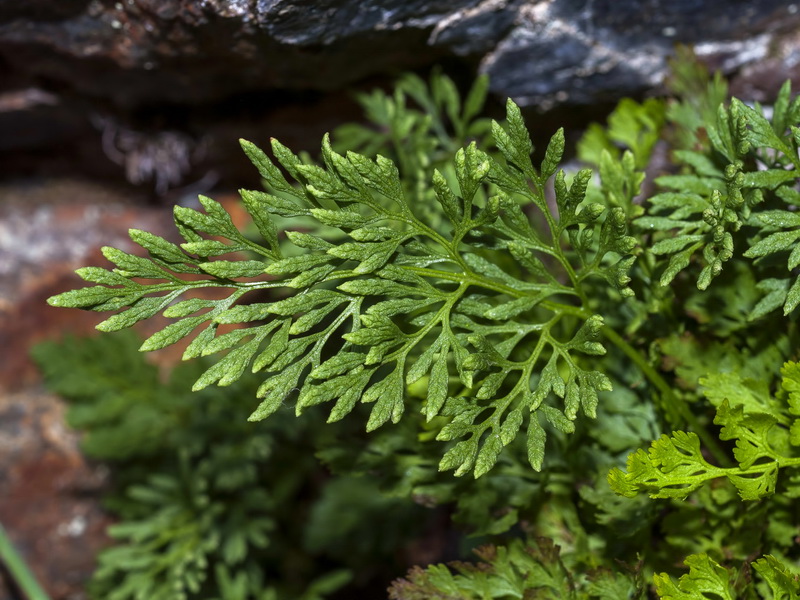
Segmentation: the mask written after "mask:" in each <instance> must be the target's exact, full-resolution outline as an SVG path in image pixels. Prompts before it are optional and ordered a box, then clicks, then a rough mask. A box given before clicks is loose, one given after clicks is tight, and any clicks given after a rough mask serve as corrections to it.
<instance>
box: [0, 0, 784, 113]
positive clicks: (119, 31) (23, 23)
mask: <svg viewBox="0 0 800 600" xmlns="http://www.w3.org/2000/svg"><path fill="white" fill-rule="evenodd" d="M792 6H794V5H787V3H786V2H784V1H783V0H755V1H754V0H733V1H730V2H726V3H725V5H724V10H721V8H722V5H720V4H719V3H714V2H707V1H705V0H673V1H671V2H667V1H666V0H650V1H649V2H647V3H641V2H635V1H632V0H615V1H614V2H612V1H611V0H538V1H528V2H523V1H521V0H483V1H477V0H437V1H425V0H410V1H408V2H402V3H398V2H395V1H393V0H366V1H365V0H324V1H319V0H302V1H297V0H236V1H225V2H223V1H221V0H193V1H192V0H159V1H154V0H125V1H124V2H117V3H114V4H112V3H101V2H99V1H98V0H92V1H86V0H84V1H80V0H71V1H70V2H54V1H52V0H51V1H48V0H36V2H34V3H32V4H31V3H18V2H12V1H11V0H3V1H2V2H0V56H3V58H4V59H5V61H6V62H7V63H8V64H9V65H11V67H12V68H13V70H15V71H18V72H20V73H23V74H24V75H25V76H26V77H27V78H28V79H32V78H44V79H46V80H48V81H50V82H58V84H59V85H61V86H66V88H67V89H69V90H71V91H74V92H75V93H78V94H81V95H83V96H94V97H96V98H98V99H104V100H107V101H110V102H112V103H113V104H114V105H116V106H124V107H134V108H135V107H139V106H143V105H145V104H148V103H165V102H170V103H179V104H187V105H193V104H198V103H208V102H212V101H215V100H219V99H221V98H225V97H229V96H230V95H232V94H236V93H240V92H244V91H251V90H255V89H306V90H308V89H313V90H331V89H337V88H341V87H342V86H345V85H348V84H352V83H353V82H355V81H358V80H360V79H362V78H364V77H366V76H369V75H374V74H380V73H385V72H387V71H390V70H392V71H396V70H400V69H408V68H414V67H421V66H426V65H430V64H433V63H435V62H436V61H437V60H440V59H442V58H444V57H447V56H461V57H466V58H469V59H471V60H475V59H478V60H480V61H481V68H482V70H484V71H486V72H488V73H489V74H490V75H492V76H493V90H494V91H495V92H496V93H497V94H498V95H501V96H504V95H511V96H514V97H517V98H520V99H522V100H523V101H527V102H538V101H540V100H541V99H545V100H547V99H552V100H558V101H560V102H570V103H585V102H591V101H595V100H597V99H598V98H601V99H602V98H606V97H609V96H613V97H617V96H619V95H621V94H625V93H631V92H636V91H641V90H643V89H646V88H649V87H652V86H653V85H654V84H656V83H658V81H659V80H660V78H661V77H662V76H663V71H664V65H665V59H666V57H667V56H668V55H669V54H670V52H671V48H672V46H673V44H675V43H676V42H679V43H689V44H709V43H711V44H713V43H721V42H723V43H738V44H740V45H741V48H735V49H733V52H734V53H736V54H738V55H739V56H740V59H741V61H742V62H743V63H749V62H752V60H753V59H755V58H758V56H756V55H755V54H753V53H752V52H750V51H749V50H748V47H749V46H748V44H749V43H750V42H751V41H752V40H755V39H756V38H758V36H760V35H763V34H767V35H769V36H772V35H774V34H775V33H776V32H777V31H778V30H779V29H782V30H784V31H785V30H789V29H791V28H793V26H794V25H796V24H797V23H798V16H797V13H796V10H795V11H794V12H792ZM756 43H760V42H756ZM748 52H750V54H748ZM730 64H733V63H730ZM559 92H565V95H564V94H562V95H561V96H560V99H558V98H556V97H555V96H556V95H558V93H559Z"/></svg>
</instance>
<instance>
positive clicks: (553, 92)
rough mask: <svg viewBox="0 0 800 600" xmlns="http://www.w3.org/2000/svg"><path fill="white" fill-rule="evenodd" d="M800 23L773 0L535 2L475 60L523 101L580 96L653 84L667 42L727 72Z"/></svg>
mask: <svg viewBox="0 0 800 600" xmlns="http://www.w3.org/2000/svg"><path fill="white" fill-rule="evenodd" d="M798 23H800V18H798V14H797V10H796V5H788V4H787V3H786V2H783V1H779V0H756V1H752V0H734V1H730V2H725V3H724V4H723V3H720V2H709V1H703V0H669V1H667V0H648V1H647V2H640V1H633V0H631V1H629V0H540V1H539V2H532V3H527V4H525V5H524V6H521V7H520V8H519V10H518V12H517V18H516V21H515V25H514V28H513V29H512V30H511V31H510V32H509V33H508V34H507V35H506V36H505V38H504V39H502V40H501V41H500V42H499V43H498V44H497V46H496V47H495V49H494V50H492V51H491V52H489V53H488V54H487V56H486V57H485V58H484V59H483V61H482V64H481V69H482V70H483V71H484V72H486V73H488V74H489V76H490V77H491V80H492V89H493V90H494V91H495V92H496V93H498V94H501V95H508V96H512V97H514V98H515V99H516V100H517V101H518V102H520V103H521V104H524V105H535V106H537V107H539V108H542V109H548V108H551V107H552V106H554V105H556V104H564V103H569V104H590V103H594V102H603V101H613V100H616V99H618V98H620V97H621V96H624V95H630V94H640V93H642V92H645V91H647V90H649V89H652V88H654V87H656V86H658V85H659V84H660V83H661V82H662V81H663V79H664V76H665V75H666V72H667V59H668V58H669V57H670V56H671V55H672V53H673V49H674V46H675V44H677V43H681V44H693V45H695V47H696V51H697V53H698V55H700V56H707V57H709V58H710V57H712V56H713V58H714V62H716V63H717V64H716V66H718V67H720V68H722V69H723V70H725V71H728V72H730V71H732V70H734V69H737V68H739V67H741V66H742V65H747V64H751V63H754V62H756V61H758V60H761V59H764V58H765V57H766V55H767V52H768V48H769V46H770V45H771V44H772V43H773V42H774V40H775V39H777V38H779V37H780V36H781V35H783V34H784V32H786V31H790V30H791V29H793V28H795V27H796V26H797V25H798Z"/></svg>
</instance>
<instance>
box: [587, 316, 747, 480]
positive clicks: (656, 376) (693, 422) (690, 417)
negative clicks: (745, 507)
mask: <svg viewBox="0 0 800 600" xmlns="http://www.w3.org/2000/svg"><path fill="white" fill-rule="evenodd" d="M603 334H604V335H605V336H606V337H607V338H608V340H609V341H610V342H611V343H612V344H614V345H615V346H616V347H617V348H619V349H620V350H621V351H622V352H623V354H625V356H627V357H628V358H629V359H631V360H632V361H633V362H634V363H635V364H636V366H638V367H639V369H641V371H642V373H644V375H645V377H647V379H649V380H650V383H652V384H653V385H654V386H655V387H656V389H657V390H658V391H660V392H661V394H662V395H663V399H664V402H666V403H667V404H668V405H669V406H671V407H673V406H674V407H676V408H677V410H678V414H679V415H680V416H681V417H682V418H683V419H684V420H685V421H686V424H687V425H688V426H689V428H690V429H691V430H692V432H694V433H696V434H697V437H699V438H700V439H701V440H702V441H703V444H704V445H705V446H706V448H708V451H709V452H711V455H712V456H713V457H714V458H715V459H716V461H717V462H718V463H719V464H720V465H721V466H723V467H728V468H729V467H731V466H732V464H733V463H731V461H730V459H729V458H728V456H727V455H726V454H725V452H723V450H722V448H720V446H719V444H717V440H716V438H715V437H714V436H712V435H710V434H709V433H708V431H707V430H706V428H705V427H703V425H702V424H701V423H700V421H698V420H697V417H696V416H695V415H694V413H693V412H692V411H691V409H690V408H689V406H688V405H687V404H686V402H685V401H684V400H682V399H681V398H679V397H678V396H676V395H675V393H674V392H673V391H672V388H671V387H670V385H669V384H668V383H667V382H666V381H665V380H664V378H663V377H662V376H661V374H660V373H659V372H658V371H656V370H655V369H654V368H653V366H652V365H651V364H650V363H649V362H647V360H646V359H645V357H644V356H642V354H641V353H640V352H639V351H638V350H636V349H635V348H634V347H633V346H631V345H630V344H629V343H628V342H626V341H625V339H624V338H623V337H622V336H620V335H619V334H618V333H617V332H616V331H614V330H613V329H612V328H610V327H609V326H608V325H606V326H605V327H603Z"/></svg>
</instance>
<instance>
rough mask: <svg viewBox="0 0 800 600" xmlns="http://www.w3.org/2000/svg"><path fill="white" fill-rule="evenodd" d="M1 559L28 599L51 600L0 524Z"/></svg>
mask: <svg viewBox="0 0 800 600" xmlns="http://www.w3.org/2000/svg"><path fill="white" fill-rule="evenodd" d="M0 561H2V563H3V564H4V565H5V567H6V569H8V572H9V573H10V574H11V578H12V579H13V580H14V583H16V584H17V586H18V587H19V589H20V590H22V593H23V594H25V596H27V598H28V600H50V599H49V597H48V595H47V594H46V593H45V591H44V590H43V589H42V587H41V586H40V585H39V583H38V582H37V581H36V578H35V577H34V576H33V573H31V571H30V569H28V567H27V565H26V564H25V561H23V560H22V557H21V556H20V555H19V553H18V552H17V551H16V549H15V548H14V545H13V544H12V543H11V540H10V539H9V537H8V534H7V533H6V531H5V529H3V526H2V525H0Z"/></svg>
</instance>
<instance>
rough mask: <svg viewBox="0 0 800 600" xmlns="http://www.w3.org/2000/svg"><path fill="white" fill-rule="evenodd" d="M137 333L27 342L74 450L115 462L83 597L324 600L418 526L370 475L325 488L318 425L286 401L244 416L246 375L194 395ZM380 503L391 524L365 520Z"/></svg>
mask: <svg viewBox="0 0 800 600" xmlns="http://www.w3.org/2000/svg"><path fill="white" fill-rule="evenodd" d="M140 344H141V340H137V338H136V337H135V336H133V335H124V336H120V335H119V334H117V335H116V336H107V337H106V336H103V337H100V338H96V339H92V340H82V341H80V342H79V341H75V340H68V341H66V342H64V343H61V344H56V343H52V342H50V343H46V344H41V345H39V346H37V347H36V349H35V352H34V355H35V358H36V359H37V362H38V363H39V365H40V366H41V367H42V369H43V371H44V375H45V378H46V381H47V383H48V385H49V386H50V388H51V389H52V390H53V391H55V392H57V393H59V394H61V395H62V396H64V397H65V398H67V399H68V400H69V402H70V407H69V411H68V420H69V422H70V424H71V425H72V426H74V427H77V428H79V429H81V430H83V431H84V432H85V434H84V437H83V444H82V445H83V448H84V450H85V451H86V452H87V454H89V455H90V456H92V457H93V458H95V459H99V460H104V461H109V462H110V463H111V465H112V467H113V475H114V480H113V490H112V494H111V495H110V497H109V498H108V499H107V504H108V507H109V509H110V510H111V511H112V512H113V514H114V515H115V516H116V517H117V518H118V519H119V520H120V522H119V523H118V524H116V525H113V526H112V527H111V529H110V534H111V536H112V537H113V538H115V539H116V540H117V541H118V545H116V546H113V547H111V548H110V549H108V550H106V551H105V552H103V553H102V554H100V557H99V565H98V569H97V571H96V573H95V576H94V579H93V581H92V583H91V592H92V596H93V598H98V599H103V600H106V599H109V600H134V599H137V600H138V599H143V600H144V599H146V600H158V599H163V600H173V599H177V598H188V599H198V600H199V599H203V600H206V599H209V598H219V600H250V599H258V600H273V599H277V598H286V597H291V598H302V599H304V600H316V599H321V598H323V597H328V596H329V595H330V593H333V592H335V591H336V590H337V589H339V588H341V587H342V586H343V585H345V584H347V583H348V581H350V580H351V579H352V578H353V568H354V567H355V568H357V569H359V576H360V577H361V579H362V581H363V579H364V578H365V577H368V576H369V575H370V570H371V569H374V568H375V567H372V568H368V569H363V568H361V567H362V566H363V564H362V563H363V561H364V560H365V559H366V558H369V559H370V560H375V559H378V558H379V557H383V560H385V561H387V563H388V564H391V562H392V556H393V554H394V550H395V548H396V546H397V545H398V544H402V543H403V541H404V540H408V539H410V537H411V536H413V535H414V534H415V533H417V532H418V531H419V530H420V525H422V524H424V518H422V519H421V517H422V516H423V515H422V509H420V508H418V507H415V506H414V505H413V504H411V503H409V502H405V501H401V500H394V499H389V498H384V497H383V496H381V495H380V494H379V493H378V491H377V489H376V486H375V485H374V483H372V481H371V480H370V479H369V478H360V479H352V478H351V479H341V480H334V481H333V482H331V484H330V485H323V483H322V482H323V481H324V479H325V474H324V472H323V471H322V470H321V469H320V468H319V466H318V464H317V461H316V460H315V459H314V457H313V453H314V450H315V442H316V441H317V440H318V438H319V437H320V435H319V432H320V430H321V429H323V428H324V426H323V425H322V424H321V423H318V422H316V421H313V420H311V419H309V418H303V419H296V418H294V416H293V415H291V414H287V412H286V411H283V412H281V413H279V414H277V415H275V417H274V418H273V419H271V420H270V421H269V422H268V423H248V422H247V420H246V418H247V414H248V398H250V397H251V394H252V392H253V390H254V388H255V387H256V386H257V383H256V382H255V381H253V377H252V376H249V377H246V378H245V379H244V380H243V381H241V382H239V383H238V384H237V385H235V386H233V387H231V388H213V387H212V388H207V389H205V390H203V391H201V392H198V393H195V394H192V393H191V392H188V391H187V386H188V385H190V384H191V382H192V381H193V380H194V379H195V378H196V377H197V376H198V374H199V373H201V372H202V366H201V365H194V364H193V365H188V366H184V367H181V368H178V369H175V370H174V371H173V372H172V374H171V376H170V377H168V378H167V379H164V378H163V377H160V376H159V371H158V369H157V368H156V367H155V366H153V365H150V364H147V363H146V362H145V361H143V360H142V355H141V354H139V353H138V352H137V347H138V346H139V345H140ZM331 511H334V512H335V513H336V519H335V523H334V522H333V521H329V519H328V517H329V516H330V513H331ZM387 512H389V513H390V514H392V521H391V527H384V528H383V529H382V531H381V535H379V536H378V535H375V533H373V531H374V530H372V529H371V526H370V525H369V524H368V523H367V522H365V521H364V520H363V517H364V516H365V515H373V516H376V517H379V516H380V515H382V514H385V513H387ZM343 550H344V551H345V552H344V554H342V551H343ZM315 560H317V561H322V560H324V561H326V563H325V567H324V568H320V567H319V566H317V565H315V564H314V561H315ZM377 564H379V563H377ZM378 570H379V571H380V569H378ZM373 576H374V574H373Z"/></svg>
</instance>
